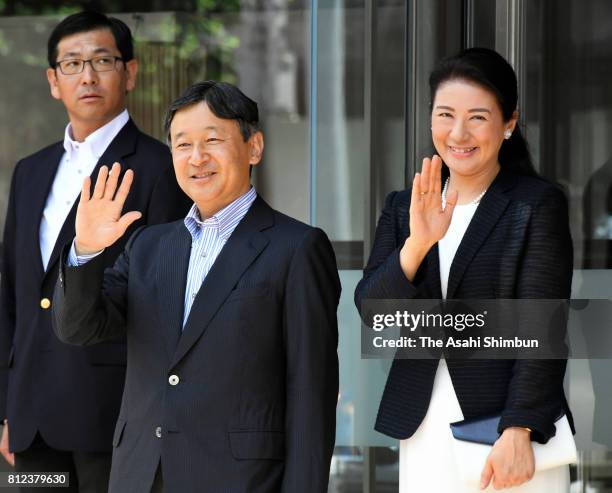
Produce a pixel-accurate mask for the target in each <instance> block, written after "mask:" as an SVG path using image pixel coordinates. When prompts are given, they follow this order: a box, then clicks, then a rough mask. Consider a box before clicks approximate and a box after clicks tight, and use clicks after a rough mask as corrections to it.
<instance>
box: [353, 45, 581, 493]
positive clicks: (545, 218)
mask: <svg viewBox="0 0 612 493" xmlns="http://www.w3.org/2000/svg"><path fill="white" fill-rule="evenodd" d="M430 88H431V101H432V113H431V124H432V138H433V142H434V146H435V148H436V150H437V153H438V154H439V157H438V156H434V157H433V158H432V159H431V160H430V159H425V160H424V161H423V167H422V170H421V173H420V174H419V173H417V174H416V175H415V177H414V181H413V184H412V188H411V189H408V190H405V191H400V192H393V193H391V194H390V195H389V196H388V197H387V199H386V202H385V206H384V210H383V212H382V215H381V217H380V220H379V223H378V226H377V229H376V237H375V241H374V246H373V249H372V253H371V255H370V258H369V260H368V264H367V266H366V268H365V270H364V276H363V279H362V280H361V281H360V282H359V284H358V285H357V288H356V291H355V302H356V305H357V307H358V309H360V310H361V302H362V300H366V299H406V298H408V299H409V298H423V299H441V298H447V299H451V298H453V299H494V298H500V299H504V298H518V299H520V298H542V299H567V298H569V295H570V286H571V280H572V257H573V253H572V242H571V237H570V231H569V224H568V210H567V201H566V199H565V196H564V195H563V193H562V192H561V191H560V190H559V189H558V188H557V187H556V186H554V185H552V184H550V183H548V182H547V181H545V180H543V179H542V178H540V177H538V176H537V174H536V172H535V171H534V168H533V166H532V164H531V159H530V156H529V152H528V150H527V144H526V142H525V140H524V138H523V137H522V135H521V132H520V130H519V127H518V126H517V121H518V113H517V111H516V107H517V106H516V105H517V82H516V75H515V73H514V71H513V69H512V67H511V66H510V65H509V64H508V63H507V62H506V60H504V59H503V57H501V56H500V55H499V54H497V53H495V52H494V51H491V50H487V49H481V48H473V49H469V50H465V51H463V52H462V53H460V54H459V55H457V56H454V57H451V58H447V59H444V60H442V61H441V62H439V64H438V65H437V66H436V68H435V69H434V71H433V72H432V74H431V76H430ZM565 367H566V361H564V360H538V361H535V360H503V359H499V360H467V359H466V360H448V361H445V360H440V361H438V360H433V359H432V360H416V359H413V360H410V359H401V360H400V359H396V360H395V361H394V362H393V365H392V367H391V371H390V374H389V377H388V380H387V384H386V387H385V391H384V394H383V397H382V400H381V403H380V408H379V411H378V417H377V421H376V426H375V428H376V430H378V431H380V432H381V433H384V434H386V435H389V436H391V437H394V438H398V439H400V440H402V441H401V443H400V492H402V493H403V492H413V491H436V492H438V491H440V492H443V491H444V492H445V491H452V492H462V491H466V492H467V491H476V490H477V489H478V485H475V486H474V485H466V484H461V481H460V479H459V477H458V471H457V470H456V466H455V464H454V461H453V458H452V452H451V451H449V449H450V447H451V442H452V440H453V438H452V435H451V431H450V428H449V426H448V423H450V422H451V421H457V420H460V419H468V418H476V417H482V416H486V415H493V414H496V413H497V414H499V413H501V420H500V424H499V429H498V431H499V433H500V438H499V439H498V441H497V442H496V444H495V445H494V447H493V449H492V452H491V454H490V456H489V458H488V460H487V462H486V464H483V474H482V478H481V484H480V487H481V488H486V487H487V486H489V487H490V488H492V487H493V486H494V487H495V488H505V487H512V486H519V485H522V486H520V487H518V488H515V489H513V490H512V491H517V492H519V491H520V492H528V491H529V492H531V491H544V490H545V491H547V493H553V492H561V491H567V489H568V487H569V475H568V467H567V466H565V467H561V468H557V469H552V470H549V471H541V472H538V473H537V474H535V476H534V470H535V468H534V458H533V450H532V446H531V441H537V442H540V443H546V442H547V441H548V440H549V439H550V438H551V437H552V436H554V434H555V426H554V422H555V420H556V419H557V418H559V417H560V416H561V415H563V413H565V414H566V415H567V416H568V419H569V420H570V423H571V414H570V412H569V409H568V406H567V402H566V399H565V395H564V391H563V378H564V374H565Z"/></svg>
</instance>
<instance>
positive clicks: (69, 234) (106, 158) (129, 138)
mask: <svg viewBox="0 0 612 493" xmlns="http://www.w3.org/2000/svg"><path fill="white" fill-rule="evenodd" d="M138 132H139V131H138V128H137V127H136V125H135V124H134V122H133V121H132V120H131V119H130V120H128V122H127V123H126V124H125V125H124V126H123V128H122V129H121V130H120V131H119V133H118V134H117V136H116V137H115V138H114V139H113V140H112V141H111V143H110V144H109V146H108V147H107V148H106V150H105V151H104V153H103V154H102V156H100V159H99V160H98V163H97V164H96V166H95V168H94V169H93V171H92V173H91V175H90V176H91V182H92V188H93V186H94V184H95V181H96V178H97V176H98V172H99V171H100V168H101V167H102V166H103V165H107V166H111V165H112V164H113V163H114V162H115V161H119V162H121V161H122V158H125V157H126V156H129V155H131V154H134V152H135V150H136V141H137V139H138ZM62 151H63V148H62ZM124 172H125V169H124V168H123V167H122V169H121V174H123V173H124ZM80 198H81V194H79V196H78V197H77V198H76V200H75V202H74V204H72V208H71V209H70V212H69V213H68V216H67V217H66V220H65V221H64V224H63V225H62V229H61V230H60V232H59V235H58V237H57V240H56V242H55V245H54V247H53V251H52V252H51V257H50V258H49V264H48V265H47V271H46V273H45V277H46V275H47V274H48V273H49V272H52V271H53V267H54V265H55V262H57V260H58V258H59V256H60V253H61V251H62V248H63V247H64V245H66V243H68V242H69V241H70V240H71V239H72V238H74V235H75V230H74V222H75V220H76V211H77V207H78V205H79V200H80Z"/></svg>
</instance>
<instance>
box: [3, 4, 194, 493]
mask: <svg viewBox="0 0 612 493" xmlns="http://www.w3.org/2000/svg"><path fill="white" fill-rule="evenodd" d="M48 61H49V67H50V68H49V69H47V79H48V82H49V87H50V90H51V95H52V96H53V97H54V98H55V99H57V100H59V101H61V102H62V103H63V105H64V107H65V108H66V111H67V113H68V119H69V123H68V125H67V127H66V130H65V135H64V139H63V141H61V142H57V143H55V144H52V145H50V146H48V147H45V148H44V149H42V150H40V151H38V152H36V153H35V154H33V155H31V156H28V157H26V158H24V159H22V160H21V161H19V162H18V163H17V166H16V167H15V170H14V173H13V178H12V182H11V190H10V198H9V205H8V211H7V217H6V225H5V231H4V241H3V252H2V253H3V255H2V279H1V284H2V285H1V289H0V361H1V362H2V364H3V368H1V372H0V376H1V378H0V413H2V418H3V419H4V426H3V429H2V439H1V442H0V452H1V453H2V455H3V456H4V458H5V459H6V460H7V461H8V462H9V463H10V464H12V465H14V466H15V469H16V470H17V471H18V472H52V471H62V472H69V473H70V489H69V490H68V491H80V492H106V491H107V489H108V477H109V471H110V462H111V449H112V435H113V429H114V426H115V422H116V420H117V415H118V412H119V405H120V399H121V394H122V391H123V383H124V378H125V365H126V346H125V342H124V341H122V340H115V341H111V342H108V343H105V344H100V345H97V346H93V347H90V348H78V347H73V346H68V345H64V344H62V343H61V342H59V341H58V340H57V338H56V337H55V336H54V335H53V332H52V327H51V309H50V308H51V298H52V293H53V287H54V285H55V282H56V279H57V274H58V260H59V254H60V250H61V247H62V246H63V245H64V244H65V243H66V242H67V241H70V239H71V238H73V237H74V235H75V216H76V210H77V204H78V198H79V194H80V191H81V187H82V183H83V180H84V179H85V178H86V177H87V176H92V177H93V176H97V173H98V170H99V169H100V167H101V166H102V165H104V164H106V165H110V164H112V163H114V162H119V163H121V165H122V170H123V171H125V170H128V169H131V170H133V172H135V173H136V175H137V176H138V181H137V183H135V185H134V188H133V190H132V193H131V194H130V198H129V199H128V201H127V202H126V207H127V208H129V209H130V210H138V211H140V212H141V218H140V219H139V220H138V221H136V223H135V224H133V225H132V226H131V228H135V227H137V226H138V224H141V225H142V224H153V223H163V222H167V221H172V220H175V219H176V218H178V217H183V216H184V215H185V213H186V212H187V210H188V207H189V203H188V202H187V198H186V197H185V195H184V194H183V193H182V192H181V191H180V189H179V188H178V185H177V183H176V179H175V178H174V173H173V172H172V161H171V156H170V153H169V152H168V149H167V147H166V146H165V145H163V144H162V143H160V142H158V141H156V140H154V139H153V138H151V137H149V136H147V135H145V134H143V133H142V132H140V131H139V130H138V128H137V127H136V125H135V123H134V122H133V121H132V120H131V119H130V116H129V114H128V111H127V109H126V98H127V94H128V93H129V92H130V91H132V90H133V89H134V87H135V84H136V74H137V72H138V62H137V61H136V59H135V58H134V53H133V42H132V35H131V32H130V29H129V28H128V27H127V26H126V25H125V24H124V23H123V22H121V21H120V20H118V19H115V18H111V17H107V16H105V15H103V14H99V13H95V12H81V13H78V14H74V15H71V16H69V17H67V18H66V19H64V20H63V21H62V22H60V23H59V24H58V25H57V26H56V27H55V29H54V30H53V32H52V33H51V36H50V38H49V41H48ZM128 237H129V234H128V235H126V236H125V237H124V238H123V239H122V240H120V241H119V242H117V243H116V244H115V245H113V247H111V248H109V249H108V251H107V256H106V257H105V262H106V263H107V264H108V265H112V263H113V262H114V258H115V257H116V256H117V255H118V254H119V252H120V251H121V250H122V249H123V246H124V243H125V241H126V240H127V238H128ZM21 490H22V491H29V489H28V488H27V487H22V489H21ZM32 491H35V492H40V491H41V489H40V488H36V489H32ZM54 491H55V490H54Z"/></svg>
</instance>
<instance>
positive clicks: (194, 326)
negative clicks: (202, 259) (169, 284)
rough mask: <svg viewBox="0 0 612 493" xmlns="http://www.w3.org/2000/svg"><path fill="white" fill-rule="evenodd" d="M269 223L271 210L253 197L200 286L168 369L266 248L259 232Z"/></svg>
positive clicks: (202, 330)
mask: <svg viewBox="0 0 612 493" xmlns="http://www.w3.org/2000/svg"><path fill="white" fill-rule="evenodd" d="M273 222H274V218H273V216H272V210H271V209H270V207H269V206H268V205H267V204H266V203H265V202H264V201H263V200H262V199H261V198H260V197H257V198H256V199H255V202H254V203H253V205H252V206H251V208H250V209H249V211H248V212H247V214H246V215H245V216H244V218H243V219H242V221H241V222H240V224H238V226H237V227H236V229H235V230H234V232H233V233H232V235H231V236H230V237H229V239H228V240H227V243H226V244H225V246H224V247H223V249H222V250H221V253H220V254H219V256H218V257H217V259H216V260H215V263H214V264H213V266H212V268H211V270H210V272H209V273H208V275H207V276H206V279H205V280H204V282H203V283H202V286H201V287H200V290H199V291H198V295H197V296H196V298H195V300H194V302H193V306H192V307H191V311H190V313H189V317H188V319H187V322H186V323H185V327H184V329H183V333H182V335H181V337H180V339H179V342H178V346H177V348H176V352H175V354H174V358H173V362H172V365H171V366H174V365H176V363H178V361H179V360H180V359H181V358H182V357H183V356H184V355H185V353H187V351H189V349H190V348H191V347H192V346H193V345H194V343H195V342H196V341H197V340H198V339H199V338H200V337H201V336H202V334H203V333H204V332H205V330H206V329H207V327H208V325H209V323H210V321H211V320H212V318H213V317H214V315H215V314H216V313H217V311H218V310H219V308H221V305H222V304H223V302H224V301H225V299H226V298H227V297H228V295H229V294H230V292H231V291H232V289H234V287H235V286H236V284H237V283H238V281H239V280H240V278H241V277H242V274H243V273H244V271H245V270H246V269H247V268H248V267H249V266H250V265H251V264H252V263H253V261H254V260H255V259H256V258H257V257H258V256H259V254H260V253H261V252H262V251H263V250H264V248H265V247H266V246H267V245H268V242H269V239H268V238H267V237H266V236H265V235H264V234H263V233H261V231H262V230H264V229H266V228H268V227H270V226H271V225H272V224H273ZM184 284H185V282H183V292H184Z"/></svg>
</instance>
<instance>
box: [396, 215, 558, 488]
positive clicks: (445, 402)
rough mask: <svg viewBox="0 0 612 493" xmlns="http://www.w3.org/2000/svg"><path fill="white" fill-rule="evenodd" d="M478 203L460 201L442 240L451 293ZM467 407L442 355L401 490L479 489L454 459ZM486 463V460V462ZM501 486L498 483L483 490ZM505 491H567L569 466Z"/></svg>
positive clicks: (404, 464) (405, 451)
mask: <svg viewBox="0 0 612 493" xmlns="http://www.w3.org/2000/svg"><path fill="white" fill-rule="evenodd" d="M477 207H478V204H466V205H457V206H456V207H455V210H454V212H453V218H452V220H451V224H450V226H449V228H448V231H447V233H446V235H445V236H444V238H442V240H440V241H439V242H438V250H439V256H440V284H441V288H442V296H443V297H444V298H446V291H447V287H448V275H449V272H450V266H451V263H452V260H453V258H454V256H455V252H456V251H457V248H458V247H459V243H460V242H461V239H462V238H463V235H464V234H465V232H466V230H467V227H468V225H469V224H470V221H471V220H472V217H473V216H474V212H476V208H477ZM462 419H463V413H462V412H461V407H460V406H459V401H458V400H457V394H456V393H455V389H454V387H453V382H452V381H451V378H450V374H449V372H448V367H447V365H446V361H444V360H443V359H442V360H440V363H439V364H438V370H437V372H436V377H435V379H434V384H433V390H432V394H431V400H430V402H429V408H428V409H427V414H426V415H425V418H424V419H423V422H422V423H421V425H420V426H419V428H418V429H417V431H416V432H415V434H414V435H413V436H412V437H410V438H408V439H407V440H401V441H400V461H399V473H400V477H399V492H400V493H421V492H424V491H427V492H432V493H478V492H480V491H482V490H480V488H479V484H478V483H466V482H464V481H463V480H462V479H461V477H460V475H459V471H458V470H457V467H456V465H455V459H454V457H453V440H454V438H453V435H452V433H451V430H450V427H449V423H452V422H454V421H461V420H462ZM483 467H484V464H483ZM484 491H486V492H493V491H496V490H494V488H493V485H492V484H490V485H489V487H488V488H487V489H486V490H484ZM501 491H504V492H505V491H507V492H512V493H542V492H546V493H567V492H568V491H569V468H568V467H567V466H563V467H558V468H555V469H551V470H548V471H540V472H538V473H536V474H535V476H534V477H533V479H532V480H531V481H529V482H527V483H525V484H523V485H521V486H517V487H514V488H508V489H504V490H501Z"/></svg>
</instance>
